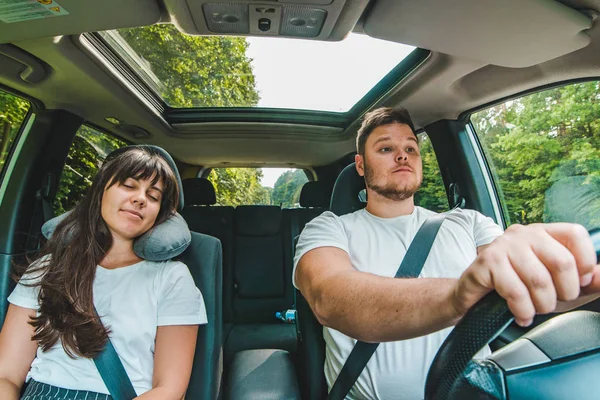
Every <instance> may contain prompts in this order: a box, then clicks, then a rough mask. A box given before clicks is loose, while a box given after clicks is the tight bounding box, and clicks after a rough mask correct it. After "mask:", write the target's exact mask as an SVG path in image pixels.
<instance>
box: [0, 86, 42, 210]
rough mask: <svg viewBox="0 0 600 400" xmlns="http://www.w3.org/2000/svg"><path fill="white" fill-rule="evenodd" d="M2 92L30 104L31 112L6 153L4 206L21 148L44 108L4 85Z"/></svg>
mask: <svg viewBox="0 0 600 400" xmlns="http://www.w3.org/2000/svg"><path fill="white" fill-rule="evenodd" d="M0 91H2V92H5V93H8V94H10V95H13V96H15V97H18V98H20V99H23V100H25V101H27V102H29V110H27V114H25V117H24V118H23V122H22V123H21V126H19V130H18V131H17V134H16V135H15V137H14V139H13V142H12V143H11V145H10V146H9V148H8V151H7V153H6V160H4V165H3V166H2V169H1V170H0V204H2V201H3V199H4V194H5V192H6V185H8V180H9V179H10V174H11V173H12V171H13V169H14V167H15V164H16V161H17V158H18V156H19V153H20V151H21V148H22V147H23V144H24V143H25V141H26V140H27V136H28V134H29V132H30V131H31V128H32V126H33V123H34V122H35V118H36V116H37V114H38V110H39V109H40V108H42V105H41V103H40V102H39V101H37V100H36V99H33V98H31V97H30V96H27V95H25V94H23V93H21V92H19V91H17V90H14V89H12V88H9V87H8V86H4V85H2V84H0ZM9 171H10V172H9Z"/></svg>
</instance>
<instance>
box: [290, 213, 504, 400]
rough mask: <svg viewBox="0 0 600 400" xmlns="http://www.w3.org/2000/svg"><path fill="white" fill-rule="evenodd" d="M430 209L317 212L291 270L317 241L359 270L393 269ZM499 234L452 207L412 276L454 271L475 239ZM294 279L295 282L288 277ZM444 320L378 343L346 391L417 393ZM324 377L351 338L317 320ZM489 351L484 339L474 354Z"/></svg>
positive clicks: (393, 395)
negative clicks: (391, 214)
mask: <svg viewBox="0 0 600 400" xmlns="http://www.w3.org/2000/svg"><path fill="white" fill-rule="evenodd" d="M432 214H434V212H432V211H429V210H426V209H424V208H422V207H415V210H414V212H413V213H412V214H411V215H403V216H400V217H396V218H380V217H377V216H374V215H372V214H370V213H369V212H368V211H367V210H365V209H363V210H359V211H356V212H354V213H352V214H347V215H343V216H341V217H338V216H336V215H335V214H333V213H331V212H325V213H323V214H321V215H320V216H319V217H317V218H315V219H313V220H312V221H311V222H309V223H308V224H307V225H306V227H305V228H304V230H303V231H302V234H301V236H300V239H299V241H298V246H297V248H296V256H295V258H294V275H293V276H295V272H296V266H297V265H298V261H299V260H300V258H301V257H302V256H303V255H304V254H306V253H307V252H308V251H310V250H313V249H315V248H317V247H329V246H331V247H337V248H339V249H342V250H344V251H345V252H346V253H348V255H349V256H350V261H351V262H352V265H353V266H354V268H356V269H357V270H359V271H364V272H370V273H373V274H377V275H381V276H388V277H393V276H395V274H396V271H397V270H398V267H399V266H400V263H401V262H402V259H403V258H404V255H405V254H406V250H407V249H408V247H409V245H410V243H411V241H412V240H413V238H414V236H415V235H416V234H417V231H418V230H419V228H420V227H421V225H422V224H423V222H425V220H426V219H427V217H429V216H430V215H432ZM501 234H502V229H501V228H500V227H499V226H498V225H496V224H495V223H494V221H493V220H492V219H490V218H488V217H485V216H483V215H482V214H480V213H478V212H476V211H472V210H461V209H457V210H454V211H453V212H452V213H451V214H450V215H449V216H448V217H447V218H446V220H445V221H444V223H443V225H442V227H441V228H440V230H439V232H438V234H437V236H436V239H435V242H434V244H433V247H432V248H431V251H430V253H429V256H428V258H427V261H426V262H425V265H424V267H423V270H422V272H421V275H420V277H424V278H458V277H460V275H461V274H462V272H463V271H464V270H465V269H466V268H467V267H468V266H469V265H470V264H471V263H472V262H473V260H474V259H475V258H476V256H477V247H479V246H482V245H486V244H489V243H490V242H492V241H493V240H494V239H495V238H496V237H497V236H499V235H501ZM294 285H295V282H294ZM451 330H452V328H446V329H443V330H441V331H438V332H434V333H432V334H429V335H426V336H422V337H418V338H413V339H409V340H403V341H398V342H388V343H382V344H381V345H379V347H378V348H377V351H376V352H375V354H374V355H373V357H372V358H371V359H370V360H369V362H368V364H367V367H366V368H365V370H364V371H363V372H362V374H361V375H360V377H359V378H358V381H357V382H356V384H355V385H354V387H353V388H352V390H351V391H350V393H349V395H348V397H347V398H348V399H385V400H387V399H411V400H412V399H423V398H424V388H425V379H426V377H427V372H428V371H429V367H430V365H431V362H432V361H433V358H434V357H435V354H436V353H437V350H438V349H439V347H440V346H441V345H442V343H443V341H444V340H445V339H446V336H448V334H449V333H450V331H451ZM323 336H324V338H325V343H326V345H327V346H326V347H327V349H326V354H325V377H326V379H327V384H328V386H329V388H331V386H332V385H333V383H334V382H335V379H336V378H337V376H338V374H339V372H340V370H341V369H342V366H343V365H344V363H345V361H346V359H347V358H348V356H349V355H350V352H351V351H352V348H353V347H354V344H355V343H356V340H354V339H352V338H350V337H348V336H346V335H344V334H343V333H341V332H339V331H336V330H335V329H331V328H327V327H325V328H323ZM488 353H489V349H488V348H487V347H486V348H484V349H482V352H480V353H479V354H478V356H481V357H483V356H485V355H487V354H488Z"/></svg>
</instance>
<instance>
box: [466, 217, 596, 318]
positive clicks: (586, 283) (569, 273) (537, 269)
mask: <svg viewBox="0 0 600 400" xmlns="http://www.w3.org/2000/svg"><path fill="white" fill-rule="evenodd" d="M596 262H597V260H596V253H595V251H594V247H593V245H592V241H591V240H590V237H589V234H588V232H587V231H586V229H585V228H584V227H582V226H581V225H575V224H567V223H556V224H532V225H527V226H522V225H512V226H510V227H509V228H508V229H507V230H506V232H505V233H504V234H503V235H502V236H500V237H498V238H497V239H496V240H494V241H493V242H492V243H491V244H489V245H488V246H486V247H485V249H483V250H482V251H479V255H478V256H477V258H476V259H475V261H474V262H473V264H471V266H470V267H469V268H468V269H467V270H466V271H465V272H464V273H463V275H462V276H461V278H460V279H459V281H458V283H457V285H456V287H455V291H454V299H455V302H454V306H455V308H456V309H457V311H458V312H459V313H460V314H461V315H463V314H464V313H466V312H467V311H468V309H469V308H471V307H472V306H473V305H474V304H475V303H477V302H478V301H479V300H480V299H481V298H482V297H483V296H485V295H486V294H487V293H488V292H490V291H491V290H496V292H498V294H499V295H500V296H502V297H503V298H505V299H506V301H507V303H508V307H509V308H510V311H511V312H512V313H513V315H514V316H515V320H516V321H517V323H518V324H519V325H521V326H527V325H530V324H531V322H532V320H533V317H534V316H535V314H547V313H550V312H553V311H555V310H556V309H557V305H558V303H559V302H569V301H573V300H576V299H577V298H579V296H580V294H583V293H582V292H585V294H591V293H598V295H600V266H599V265H597V264H596ZM582 288H585V289H582ZM591 299H593V297H592V298H590V299H589V300H591Z"/></svg>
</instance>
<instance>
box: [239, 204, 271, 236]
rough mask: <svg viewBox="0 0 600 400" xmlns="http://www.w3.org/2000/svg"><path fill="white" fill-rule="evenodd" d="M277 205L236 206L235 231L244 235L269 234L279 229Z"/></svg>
mask: <svg viewBox="0 0 600 400" xmlns="http://www.w3.org/2000/svg"><path fill="white" fill-rule="evenodd" d="M281 216H282V212H281V208H280V207H279V206H237V207H236V208H235V233H236V234H238V235H245V236H270V235H277V234H278V233H279V232H280V231H281Z"/></svg>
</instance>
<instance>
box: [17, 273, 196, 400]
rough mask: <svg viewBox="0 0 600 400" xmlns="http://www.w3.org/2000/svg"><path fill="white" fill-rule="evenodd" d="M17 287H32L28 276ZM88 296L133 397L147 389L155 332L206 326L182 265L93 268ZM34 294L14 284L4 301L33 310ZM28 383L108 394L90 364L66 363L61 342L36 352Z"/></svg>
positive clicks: (36, 290) (35, 304)
mask: <svg viewBox="0 0 600 400" xmlns="http://www.w3.org/2000/svg"><path fill="white" fill-rule="evenodd" d="M28 277H29V279H28ZM38 279H39V278H38ZM21 282H25V283H27V284H29V283H32V282H33V280H32V277H31V275H27V274H26V275H24V276H23V278H22V279H21ZM93 291H94V305H95V306H96V310H97V311H98V314H99V315H100V318H101V320H102V323H103V324H104V326H106V327H108V328H110V330H111V334H110V340H111V342H112V344H113V346H114V347H115V350H116V351H117V353H118V354H119V358H120V359H121V361H122V362H123V365H124V367H125V370H126V371H127V375H128V376H129V379H130V380H131V383H132V384H133V387H134V389H135V391H136V393H137V394H138V395H141V394H142V393H144V392H147V391H148V390H150V389H152V372H153V369H154V345H155V339H156V329H157V327H158V326H165V325H196V324H205V323H207V316H206V308H205V305H204V299H203V298H202V294H201V293H200V290H198V288H197V287H196V285H195V284H194V280H193V278H192V275H191V274H190V271H189V270H188V268H187V266H186V265H185V264H183V263H181V262H176V261H164V262H153V261H141V262H139V263H136V264H133V265H130V266H127V267H123V268H117V269H112V270H109V269H105V268H103V267H101V266H98V267H96V278H95V280H94V287H93ZM38 293H39V287H28V286H23V285H21V284H20V283H19V284H17V286H16V287H15V289H14V291H13V292H12V293H11V295H10V296H9V297H8V301H9V302H10V303H12V304H14V305H17V306H20V307H25V308H31V309H35V310H37V309H39V304H38ZM29 379H34V380H36V381H38V382H43V383H47V384H49V385H53V386H58V387H62V388H66V389H75V390H89V391H93V392H98V393H106V394H108V393H109V392H108V389H107V388H106V385H105V384H104V382H103V381H102V378H101V377H100V374H99V373H98V370H97V369H96V365H95V364H94V362H93V361H92V360H91V359H88V358H76V359H72V358H70V357H69V356H68V355H67V353H65V351H64V349H63V347H62V344H61V343H60V340H59V342H58V343H56V344H55V345H54V346H53V347H52V348H51V349H50V350H48V351H46V352H44V351H42V350H41V348H38V351H37V355H36V357H35V359H34V361H33V363H32V364H31V369H30V371H29V374H28V375H27V380H29Z"/></svg>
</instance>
